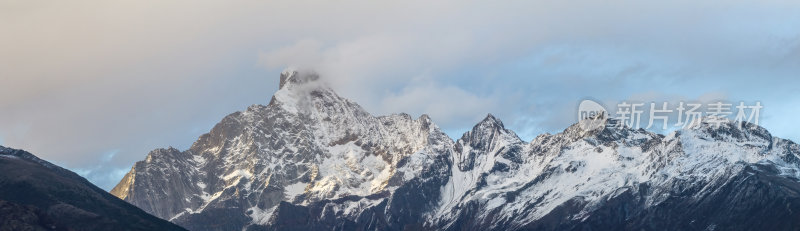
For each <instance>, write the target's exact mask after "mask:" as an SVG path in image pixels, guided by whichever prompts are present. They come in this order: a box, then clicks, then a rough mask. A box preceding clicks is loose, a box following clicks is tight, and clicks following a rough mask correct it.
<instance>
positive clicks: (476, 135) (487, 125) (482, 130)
mask: <svg viewBox="0 0 800 231" xmlns="http://www.w3.org/2000/svg"><path fill="white" fill-rule="evenodd" d="M496 141H510V142H511V143H516V142H522V140H521V139H519V137H518V136H517V134H516V133H514V131H511V130H508V129H506V127H505V125H503V121H501V120H500V119H497V117H495V116H494V115H492V114H488V115H486V118H484V119H483V120H481V122H479V123H478V124H476V125H475V126H474V127H472V130H470V131H468V132H467V133H464V135H463V136H462V137H461V139H459V143H464V144H468V145H470V146H471V147H473V148H491V143H493V142H496Z"/></svg>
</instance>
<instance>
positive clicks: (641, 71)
mask: <svg viewBox="0 0 800 231" xmlns="http://www.w3.org/2000/svg"><path fill="white" fill-rule="evenodd" d="M287 66H297V67H304V68H313V69H315V70H317V72H319V73H320V74H321V75H322V76H323V77H324V78H325V79H326V80H327V81H329V82H330V84H331V85H333V87H334V88H335V89H336V90H337V91H338V92H339V93H340V94H341V95H343V96H345V97H348V98H351V99H353V100H355V101H356V102H358V103H359V104H361V105H362V106H364V107H365V108H366V109H367V110H369V111H370V112H372V113H373V114H376V115H383V114H390V113H395V112H406V113H409V114H411V115H412V116H415V117H416V116H419V115H421V114H423V113H427V114H429V115H431V117H432V118H433V120H434V121H435V122H436V123H437V124H439V125H440V127H442V128H443V129H445V131H446V132H447V133H448V134H449V135H450V136H451V137H453V138H458V137H460V135H461V134H462V133H463V132H465V131H467V130H468V129H469V128H470V127H472V126H473V125H474V124H475V123H477V122H478V121H480V120H481V119H482V118H483V117H484V116H485V115H486V114H487V113H492V114H494V115H496V116H497V117H498V118H500V119H502V120H503V121H504V122H505V124H506V125H507V127H509V128H511V129H513V130H515V131H517V132H518V133H519V135H520V136H521V137H522V138H523V139H525V140H530V139H532V138H534V137H535V136H536V135H538V134H540V133H544V132H550V133H555V132H559V131H560V130H562V129H564V128H565V127H567V126H569V125H570V124H572V123H575V122H576V117H577V116H576V108H577V105H578V103H579V102H580V101H581V100H583V99H595V100H597V101H600V102H603V103H605V104H606V105H614V104H616V103H617V102H621V101H626V100H632V101H641V102H651V101H653V102H662V101H669V102H678V101H681V100H685V101H704V102H706V101H714V100H726V101H730V102H739V101H745V102H748V103H750V104H752V103H753V102H756V101H759V102H761V103H762V105H764V109H763V111H762V112H761V125H763V126H765V127H766V128H768V129H769V130H770V131H771V132H772V133H773V134H774V135H776V136H779V137H785V138H790V139H793V140H795V141H797V140H800V125H798V123H796V122H795V120H796V119H795V118H796V116H797V115H798V114H800V109H798V107H799V106H800V95H798V92H800V76H799V75H800V4H798V2H797V1H708V2H700V1H680V0H678V1H660V2H657V1H581V0H576V1H504V2H503V3H502V4H499V3H498V1H495V2H491V3H489V2H487V1H462V0H458V1H455V0H453V1H449V0H445V1H396V2H394V3H390V2H388V1H324V2H323V1H320V2H317V1H304V0H299V1H298V0H292V1H260V0H227V1H164V0H158V1H140V0H137V1H87V0H74V1H46V0H0V145H4V146H9V147H13V148H21V149H25V150H28V151H31V152H33V153H34V154H36V155H38V156H40V157H42V158H44V159H46V160H49V161H52V162H54V163H56V164H59V165H61V166H64V167H67V168H69V169H71V170H73V171H75V172H77V173H79V174H81V175H83V176H85V177H87V178H88V179H89V180H90V181H92V182H94V183H95V184H97V185H99V186H100V187H103V188H105V189H110V188H111V187H113V186H114V185H115V184H116V183H117V182H118V181H119V180H120V179H121V178H122V176H123V174H124V173H126V172H127V171H128V170H129V169H130V167H131V165H132V164H133V163H134V162H135V161H138V160H142V159H144V157H145V155H146V154H147V153H148V152H149V151H150V150H152V149H155V148H160V147H168V146H173V147H177V148H180V149H186V148H188V147H189V145H191V143H192V142H193V141H194V140H195V139H196V138H197V137H198V136H199V135H201V134H203V133H205V132H207V131H208V130H210V129H211V127H212V126H213V125H214V124H216V122H218V121H219V120H220V119H221V118H222V117H224V116H225V115H227V114H229V113H232V112H234V111H238V110H243V109H245V108H246V107H247V106H248V105H252V104H267V103H268V101H269V98H270V97H271V95H272V93H274V92H275V91H276V90H277V85H278V75H279V73H280V71H281V70H283V69H284V68H286V67H287Z"/></svg>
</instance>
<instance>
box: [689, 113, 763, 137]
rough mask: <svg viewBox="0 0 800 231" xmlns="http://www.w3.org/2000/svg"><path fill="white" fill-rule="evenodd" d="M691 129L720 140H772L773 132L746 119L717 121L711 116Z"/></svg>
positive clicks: (698, 133)
mask: <svg viewBox="0 0 800 231" xmlns="http://www.w3.org/2000/svg"><path fill="white" fill-rule="evenodd" d="M689 130H692V131H694V132H695V133H696V134H697V135H701V136H710V137H711V138H713V139H715V140H719V141H736V142H744V141H764V142H771V141H772V134H770V132H769V131H767V129H765V128H763V127H761V126H759V125H756V124H753V123H749V122H744V121H733V120H728V119H722V120H721V121H718V122H715V120H714V119H713V118H711V117H704V118H703V119H702V122H700V123H699V124H698V126H696V127H692V128H691V129H689Z"/></svg>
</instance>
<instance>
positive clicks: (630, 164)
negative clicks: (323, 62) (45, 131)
mask: <svg viewBox="0 0 800 231" xmlns="http://www.w3.org/2000/svg"><path fill="white" fill-rule="evenodd" d="M319 78H320V77H319V76H318V75H317V74H315V73H313V72H302V71H293V70H287V71H285V72H284V73H282V74H281V83H280V86H281V88H280V90H278V92H276V93H275V95H274V97H273V99H272V100H271V102H270V103H269V105H267V106H262V105H253V106H251V107H249V108H248V109H247V110H245V111H242V112H236V113H233V114H231V115H228V116H227V117H225V118H224V119H223V120H222V121H221V122H220V123H219V124H217V125H216V126H215V127H214V128H213V129H212V130H211V132H209V133H208V134H205V135H203V136H201V137H200V138H199V139H198V140H197V141H196V142H195V143H194V144H193V145H192V147H191V148H189V149H188V150H185V151H180V150H176V149H172V148H170V149H158V150H154V151H153V152H151V153H150V154H148V156H147V158H146V159H145V160H144V161H140V162H138V163H136V164H135V165H134V166H133V168H132V169H131V171H130V172H129V173H128V174H127V175H126V176H125V178H124V179H123V180H122V181H121V182H120V183H119V185H117V187H115V188H114V189H113V190H112V193H113V194H114V195H117V196H118V197H120V198H123V199H125V200H126V201H128V202H131V203H133V204H134V205H137V206H139V207H141V208H142V209H144V210H145V211H148V212H150V213H152V214H154V215H157V216H159V217H161V218H165V219H169V220H171V221H173V222H176V223H178V224H180V225H182V226H184V227H186V228H189V229H192V230H242V229H246V230H261V229H278V230H319V229H325V230H329V229H338V230H351V229H365V230H419V229H435V230H442V229H449V230H515V229H535V230H553V229H558V230H562V229H586V228H590V229H603V228H605V229H652V228H653V227H654V226H653V225H670V226H672V227H675V229H707V228H709V229H713V228H722V229H724V228H748V227H765V226H763V224H761V222H766V221H773V220H775V221H776V222H773V223H772V224H773V226H768V227H773V228H784V227H792V226H791V225H798V223H799V222H800V221H798V219H797V218H800V217H798V215H796V214H795V213H794V212H791V211H800V210H798V209H800V202H799V201H798V198H800V196H798V195H800V194H799V193H800V190H797V189H800V183H798V180H797V179H798V177H800V172H798V170H800V165H799V163H800V159H798V156H797V155H798V153H800V147H798V145H797V144H795V143H793V142H791V141H788V140H783V139H779V138H775V137H772V136H771V135H770V134H769V132H767V131H766V130H765V129H763V128H761V127H758V126H755V125H752V124H744V125H743V127H742V128H739V126H738V124H735V123H732V122H728V123H723V124H722V126H721V127H713V126H711V125H709V124H703V125H701V126H700V128H698V129H694V130H680V131H676V132H673V133H671V134H669V135H666V136H664V135H660V134H655V133H651V132H647V131H645V130H641V129H639V130H634V129H630V128H627V127H618V126H616V123H617V121H614V120H609V121H606V123H607V126H606V127H601V128H597V129H593V130H583V129H581V126H579V125H578V124H576V125H573V126H571V127H569V128H567V129H566V130H564V131H563V132H561V133H558V134H553V135H551V134H544V135H540V136H538V137H537V138H535V139H534V140H533V141H531V142H525V141H522V140H520V139H519V137H517V135H516V134H514V132H513V131H510V130H508V129H506V128H505V127H504V126H503V123H502V122H501V121H500V120H498V119H497V118H495V117H494V116H492V115H489V116H487V117H486V119H484V120H483V121H481V122H479V123H478V124H477V125H476V126H475V127H474V128H473V129H472V130H471V131H469V132H467V133H466V134H464V135H463V136H462V137H461V138H460V139H458V140H455V141H454V140H452V139H451V138H449V137H447V136H446V135H445V134H444V133H442V132H441V131H440V130H439V128H438V127H437V126H436V125H435V124H433V122H432V121H431V119H430V118H428V116H426V115H423V116H421V117H420V118H417V119H412V118H411V117H410V116H408V115H406V114H396V115H390V116H373V115H371V114H369V113H368V112H366V111H365V110H364V109H362V108H361V107H360V106H358V105H357V104H355V103H353V102H351V101H349V100H347V99H344V98H342V97H340V96H338V95H337V94H336V93H334V92H333V91H332V90H331V89H330V88H328V87H326V86H325V84H323V82H322V81H319ZM759 185H782V187H777V188H773V187H761V186H759ZM733 187H738V188H737V189H736V190H732V189H731V188H733ZM765 190H766V191H765ZM752 194H759V195H761V194H763V197H761V198H759V199H753V198H751V196H752ZM734 202H737V203H739V204H738V207H737V208H735V209H739V210H741V211H745V212H740V213H737V212H731V209H728V210H726V211H720V210H719V209H721V208H726V206H731V205H734V204H736V203H734ZM745 202H746V203H745ZM772 202H775V203H772ZM676 206H680V207H676ZM709 212H716V213H715V214H720V215H716V216H709V215H707V214H708V213H709ZM745 213H755V214H756V215H754V216H743V217H742V218H738V217H737V216H739V215H738V214H745ZM691 214H696V215H694V216H691V217H688V215H691ZM733 217H737V219H732V218H733ZM776 219H781V220H776ZM787 225H788V226H787Z"/></svg>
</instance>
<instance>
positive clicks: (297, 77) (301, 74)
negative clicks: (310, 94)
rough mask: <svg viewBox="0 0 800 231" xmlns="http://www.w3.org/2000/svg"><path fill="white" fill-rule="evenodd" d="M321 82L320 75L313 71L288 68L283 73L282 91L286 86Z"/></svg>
mask: <svg viewBox="0 0 800 231" xmlns="http://www.w3.org/2000/svg"><path fill="white" fill-rule="evenodd" d="M317 80H319V74H318V73H317V72H316V71H313V70H307V69H298V68H287V69H286V70H283V72H281V82H280V89H283V88H284V87H285V86H286V84H303V83H308V82H313V81H317Z"/></svg>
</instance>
